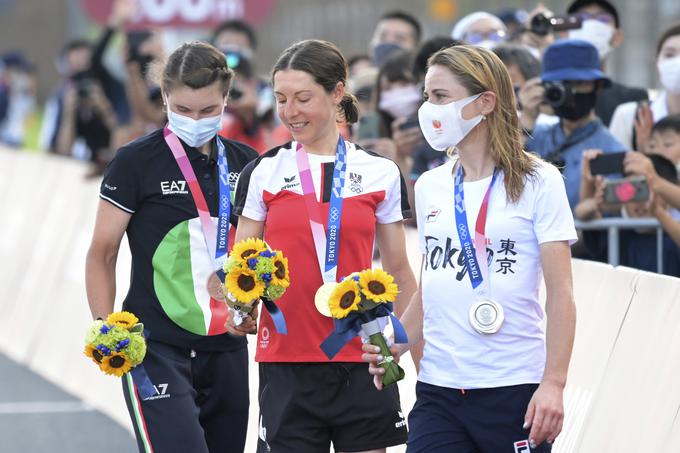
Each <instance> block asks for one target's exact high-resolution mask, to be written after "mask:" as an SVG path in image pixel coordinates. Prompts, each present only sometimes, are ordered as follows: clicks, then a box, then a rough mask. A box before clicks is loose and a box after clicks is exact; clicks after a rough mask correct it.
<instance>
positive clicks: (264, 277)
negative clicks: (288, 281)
mask: <svg viewBox="0 0 680 453" xmlns="http://www.w3.org/2000/svg"><path fill="white" fill-rule="evenodd" d="M260 278H261V279H262V281H263V282H270V281H272V274H270V273H269V272H267V273H264V274H262V275H260Z"/></svg>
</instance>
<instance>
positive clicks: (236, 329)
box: [224, 302, 259, 337]
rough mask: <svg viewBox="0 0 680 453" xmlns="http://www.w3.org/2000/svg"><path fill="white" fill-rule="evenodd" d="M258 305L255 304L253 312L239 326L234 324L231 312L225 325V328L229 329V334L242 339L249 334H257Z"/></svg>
mask: <svg viewBox="0 0 680 453" xmlns="http://www.w3.org/2000/svg"><path fill="white" fill-rule="evenodd" d="M258 305H259V302H258V303H256V304H255V306H254V307H253V311H251V312H250V314H249V315H248V316H246V317H245V318H244V319H243V321H242V322H241V324H240V325H238V326H237V325H236V324H234V317H233V316H232V315H231V311H230V312H229V317H228V318H227V322H226V323H224V327H226V328H227V333H230V334H231V335H236V336H239V337H242V336H245V335H247V334H249V333H254V332H257V316H258V312H259V307H258Z"/></svg>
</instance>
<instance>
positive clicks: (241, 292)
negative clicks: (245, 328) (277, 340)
mask: <svg viewBox="0 0 680 453" xmlns="http://www.w3.org/2000/svg"><path fill="white" fill-rule="evenodd" d="M224 272H225V274H226V278H225V280H224V294H225V296H226V300H227V304H228V305H229V308H230V311H231V313H232V316H233V319H234V324H235V325H237V326H239V325H241V324H242V323H243V320H244V319H245V318H246V317H247V316H248V315H249V314H250V312H252V310H253V308H254V307H255V305H256V304H257V302H258V301H260V300H262V301H263V303H264V306H265V308H267V311H268V312H269V314H270V315H271V316H272V319H273V321H274V325H275V327H276V330H277V332H279V333H281V334H286V333H287V331H286V323H285V319H284V318H283V313H281V311H280V310H279V309H278V307H277V306H276V304H275V303H274V301H275V300H277V299H279V298H281V296H283V293H285V292H286V288H288V287H289V286H290V274H289V272H288V259H287V258H285V257H284V256H283V254H282V253H281V252H280V251H278V250H271V249H270V248H269V246H268V245H267V244H266V243H265V242H264V241H263V240H261V239H257V238H249V239H246V240H243V241H240V242H238V243H236V244H234V248H233V249H232V250H231V253H230V254H229V258H228V259H227V260H226V261H225V263H224Z"/></svg>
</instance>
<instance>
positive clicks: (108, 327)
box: [99, 324, 113, 335]
mask: <svg viewBox="0 0 680 453" xmlns="http://www.w3.org/2000/svg"><path fill="white" fill-rule="evenodd" d="M111 329H113V326H109V325H107V324H104V325H102V327H101V329H99V331H100V332H101V333H103V334H104V335H106V334H107V333H109V330H111Z"/></svg>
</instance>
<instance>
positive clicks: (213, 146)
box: [180, 138, 219, 166]
mask: <svg viewBox="0 0 680 453" xmlns="http://www.w3.org/2000/svg"><path fill="white" fill-rule="evenodd" d="M218 140H219V138H218ZM180 142H181V143H182V146H184V149H185V150H186V152H187V157H188V158H189V160H190V161H194V160H199V159H201V158H202V157H203V156H204V154H203V153H202V152H200V151H199V150H198V149H197V148H194V147H192V146H189V145H187V144H186V143H184V142H183V141H182V139H180ZM207 162H208V165H210V166H213V165H217V142H216V141H215V139H214V138H211V139H210V152H209V153H208V160H207Z"/></svg>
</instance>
